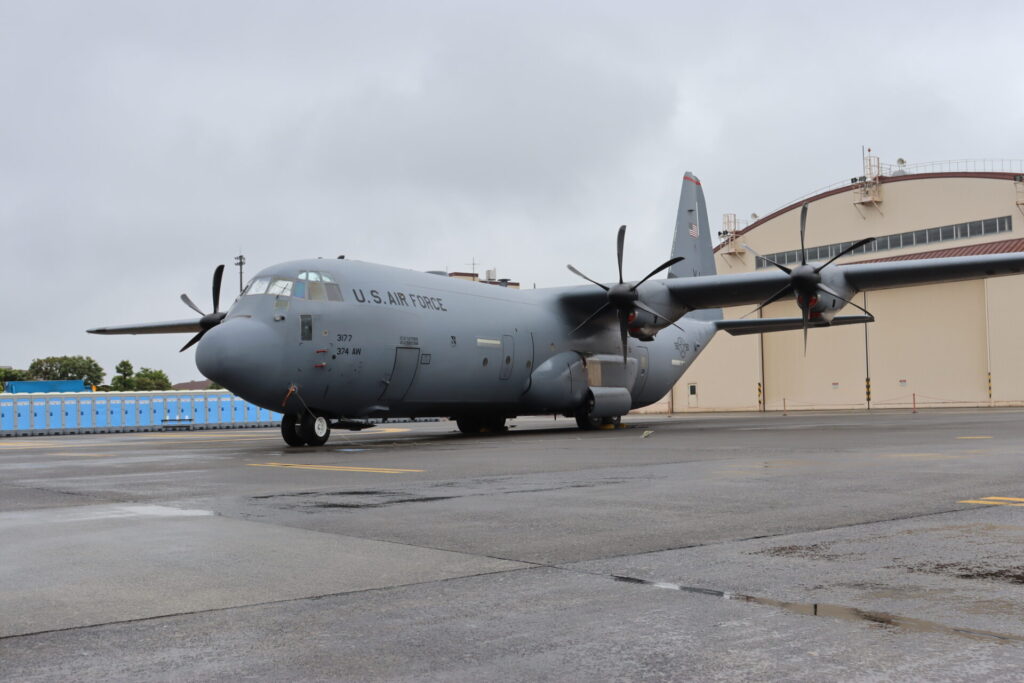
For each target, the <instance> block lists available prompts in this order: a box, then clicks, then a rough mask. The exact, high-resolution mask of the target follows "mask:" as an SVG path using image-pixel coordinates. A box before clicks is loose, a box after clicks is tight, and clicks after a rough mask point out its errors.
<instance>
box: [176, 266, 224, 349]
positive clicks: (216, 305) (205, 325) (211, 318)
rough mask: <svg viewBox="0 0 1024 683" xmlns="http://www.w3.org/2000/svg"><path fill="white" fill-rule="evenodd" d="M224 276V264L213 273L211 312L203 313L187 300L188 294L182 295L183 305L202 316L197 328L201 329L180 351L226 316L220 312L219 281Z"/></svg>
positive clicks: (197, 339) (196, 340)
mask: <svg viewBox="0 0 1024 683" xmlns="http://www.w3.org/2000/svg"><path fill="white" fill-rule="evenodd" d="M223 276H224V264H221V265H219V266H217V268H216V269H214V271H213V312H212V313H203V311H202V310H201V309H200V308H199V307H198V306H196V305H195V304H194V303H193V302H192V299H190V298H189V296H188V294H182V295H181V300H182V301H184V302H185V305H186V306H188V307H189V308H191V309H192V310H193V311H195V312H196V313H198V314H199V315H201V316H203V317H202V318H200V319H199V326H200V327H201V328H202V329H201V330H200V331H199V333H198V334H196V336H194V337H192V338H191V339H189V340H188V343H187V344H185V345H184V346H182V347H181V351H184V350H185V349H187V348H188V347H190V346H192V345H193V344H195V343H196V342H198V341H199V340H200V339H202V338H203V335H204V334H206V333H207V332H208V331H210V330H211V329H213V328H214V327H216V326H217V325H219V324H220V321H221V320H223V319H224V316H225V315H227V313H226V312H225V311H221V310H220V281H221V278H222V277H223Z"/></svg>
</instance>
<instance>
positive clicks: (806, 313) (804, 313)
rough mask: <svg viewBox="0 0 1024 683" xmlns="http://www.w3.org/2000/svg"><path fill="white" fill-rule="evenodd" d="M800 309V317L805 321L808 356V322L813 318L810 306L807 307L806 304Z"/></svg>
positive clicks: (805, 351) (805, 343)
mask: <svg viewBox="0 0 1024 683" xmlns="http://www.w3.org/2000/svg"><path fill="white" fill-rule="evenodd" d="M800 310H801V315H800V317H801V318H803V323H804V356H805V357H806V356H807V322H808V321H809V320H810V319H811V310H810V309H809V308H808V307H806V306H803V307H801V309H800Z"/></svg>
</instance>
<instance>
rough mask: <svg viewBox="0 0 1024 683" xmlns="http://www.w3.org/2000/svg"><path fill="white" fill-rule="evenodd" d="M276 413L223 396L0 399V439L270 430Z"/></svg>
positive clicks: (152, 394)
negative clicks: (171, 431) (239, 429)
mask: <svg viewBox="0 0 1024 683" xmlns="http://www.w3.org/2000/svg"><path fill="white" fill-rule="evenodd" d="M280 421H281V414H280V413H275V412H273V411H271V410H267V409H265V408H260V407H257V406H254V405H253V404H251V403H249V402H248V401H245V400H243V399H240V398H238V397H237V396H234V395H233V394H231V393H229V392H227V391H137V392H95V393H94V392H84V393H72V394H0V436H35V435H44V434H87V433H91V432H98V433H105V432H151V431H159V430H163V429H226V428H243V427H270V426H275V425H276V424H277V423H279V422H280Z"/></svg>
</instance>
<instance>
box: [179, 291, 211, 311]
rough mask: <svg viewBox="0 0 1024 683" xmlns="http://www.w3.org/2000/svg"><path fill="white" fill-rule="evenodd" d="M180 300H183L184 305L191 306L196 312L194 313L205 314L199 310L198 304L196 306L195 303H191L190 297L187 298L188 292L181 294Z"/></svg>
mask: <svg viewBox="0 0 1024 683" xmlns="http://www.w3.org/2000/svg"><path fill="white" fill-rule="evenodd" d="M181 300H182V301H184V302H185V305H186V306H188V307H189V308H191V309H192V310H193V311H195V312H196V313H198V314H199V315H206V314H205V313H203V312H202V311H201V310H199V307H198V306H196V305H195V304H194V303H192V299H189V298H188V294H182V295H181Z"/></svg>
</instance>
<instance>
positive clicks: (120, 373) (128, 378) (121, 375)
mask: <svg viewBox="0 0 1024 683" xmlns="http://www.w3.org/2000/svg"><path fill="white" fill-rule="evenodd" d="M114 371H115V372H116V373H117V374H116V375H114V376H113V378H112V379H111V380H110V388H111V389H113V390H114V391H131V390H132V389H134V388H135V379H134V378H133V377H132V375H134V374H135V369H134V368H133V367H132V364H131V361H127V360H123V361H121V362H120V363H118V364H117V367H116V368H114Z"/></svg>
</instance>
